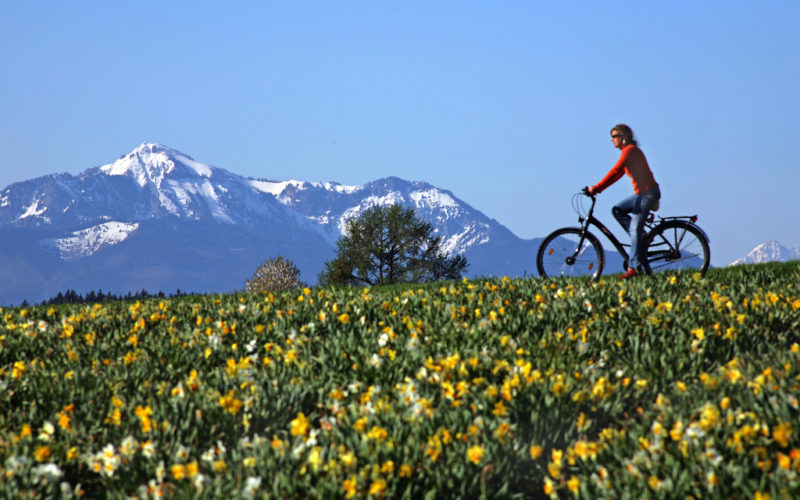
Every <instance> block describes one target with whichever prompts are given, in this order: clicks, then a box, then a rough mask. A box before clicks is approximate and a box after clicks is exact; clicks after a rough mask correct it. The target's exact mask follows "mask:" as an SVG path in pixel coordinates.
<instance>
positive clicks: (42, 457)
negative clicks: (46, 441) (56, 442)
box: [33, 445, 53, 462]
mask: <svg viewBox="0 0 800 500" xmlns="http://www.w3.org/2000/svg"><path fill="white" fill-rule="evenodd" d="M52 454H53V452H52V451H51V450H50V447H49V446H47V445H44V446H39V447H37V448H36V450H35V451H34V452H33V458H35V459H36V461H37V462H44V461H46V460H48V459H49V458H50V456H51V455H52Z"/></svg>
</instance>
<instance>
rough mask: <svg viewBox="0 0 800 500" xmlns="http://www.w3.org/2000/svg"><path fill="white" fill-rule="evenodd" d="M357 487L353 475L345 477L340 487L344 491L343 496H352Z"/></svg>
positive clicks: (354, 494)
mask: <svg viewBox="0 0 800 500" xmlns="http://www.w3.org/2000/svg"><path fill="white" fill-rule="evenodd" d="M357 487H358V479H356V477H355V476H350V478H348V479H345V480H344V481H343V482H342V488H343V489H344V491H345V496H344V497H345V498H353V497H354V496H356V488H357Z"/></svg>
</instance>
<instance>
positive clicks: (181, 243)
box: [0, 143, 541, 305]
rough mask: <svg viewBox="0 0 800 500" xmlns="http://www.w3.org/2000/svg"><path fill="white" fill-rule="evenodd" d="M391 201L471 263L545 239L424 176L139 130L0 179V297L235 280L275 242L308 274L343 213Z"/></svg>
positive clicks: (520, 271) (474, 267)
mask: <svg viewBox="0 0 800 500" xmlns="http://www.w3.org/2000/svg"><path fill="white" fill-rule="evenodd" d="M392 203H400V204H402V205H404V206H408V207H412V208H414V210H415V212H416V214H417V215H418V216H420V217H422V218H423V219H425V220H427V221H429V222H430V223H431V224H432V225H433V228H434V234H435V235H436V236H441V238H442V243H443V248H444V249H445V250H446V251H447V252H448V253H449V254H451V255H454V254H462V255H464V256H465V257H466V258H467V261H468V263H469V268H468V275H470V276H482V275H486V276H498V275H508V276H516V275H524V274H529V275H530V274H535V271H534V269H535V253H536V249H537V248H538V245H539V242H540V241H541V240H540V239H538V238H535V239H529V240H524V239H521V238H519V237H517V236H515V235H514V234H513V233H512V232H511V231H509V230H508V229H507V228H506V227H505V226H503V225H502V224H500V223H499V222H498V221H496V220H494V219H490V218H489V217H487V216H485V215H484V214H482V213H481V212H480V211H478V210H476V209H474V208H473V207H471V206H469V205H468V204H467V203H465V202H464V201H462V200H460V199H459V198H457V197H456V196H455V195H454V194H453V193H451V192H450V191H447V190H444V189H440V188H437V187H435V186H432V185H430V184H428V183H425V182H411V181H407V180H403V179H400V178H397V177H388V178H384V179H378V180H375V181H373V182H369V183H367V184H365V185H363V186H348V185H343V184H339V183H336V182H304V181H296V180H289V181H273V180H267V179H256V178H250V177H243V176H239V175H236V174H234V173H232V172H229V171H227V170H225V169H222V168H218V167H213V166H210V165H206V164H203V163H200V162H198V161H195V160H194V159H193V158H191V157H190V156H189V155H187V154H184V153H181V152H179V151H176V150H174V149H171V148H169V147H166V146H163V145H160V144H155V143H144V144H141V145H140V146H139V147H137V148H136V149H135V150H134V151H132V152H131V153H130V154H127V155H124V156H122V157H120V158H119V159H117V160H116V161H114V162H113V163H110V164H107V165H104V166H100V167H93V168H89V169H87V170H85V171H83V172H82V173H80V174H78V175H71V174H66V173H61V174H52V175H47V176H43V177H38V178H35V179H31V180H27V181H23V182H18V183H15V184H12V185H10V186H8V187H7V188H5V189H4V190H3V191H2V192H0V304H6V305H13V304H18V303H20V302H22V301H23V300H26V301H28V302H38V301H41V300H45V299H47V298H49V297H52V296H54V295H56V294H57V293H59V292H61V291H65V290H68V289H70V290H76V291H77V292H78V293H86V292H88V291H94V290H102V291H104V292H107V293H109V292H110V293H115V294H125V293H127V292H130V291H133V292H137V291H140V290H146V291H148V292H151V293H155V292H158V291H164V292H167V293H171V292H173V291H176V290H180V291H182V292H197V293H207V292H226V291H232V290H236V289H241V288H243V286H244V280H245V279H247V278H249V277H250V276H252V274H253V272H254V271H255V269H256V268H257V267H258V265H259V263H261V262H263V261H264V260H266V259H268V258H270V257H273V256H277V255H282V256H284V257H286V258H289V259H291V260H292V261H293V262H294V263H295V264H296V265H297V267H298V268H299V269H300V270H301V278H302V279H303V280H304V281H306V282H307V283H309V284H314V283H316V277H317V275H318V273H319V272H320V271H321V270H322V268H323V264H324V262H325V261H327V260H331V259H333V258H334V257H335V252H336V241H337V239H338V238H339V237H340V236H341V235H342V232H343V229H344V226H345V223H346V221H347V220H348V219H349V218H351V217H354V216H357V215H358V214H359V213H360V212H361V211H363V210H364V209H366V208H368V207H370V206H372V205H375V204H392Z"/></svg>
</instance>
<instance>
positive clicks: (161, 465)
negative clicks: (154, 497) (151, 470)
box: [155, 460, 167, 483]
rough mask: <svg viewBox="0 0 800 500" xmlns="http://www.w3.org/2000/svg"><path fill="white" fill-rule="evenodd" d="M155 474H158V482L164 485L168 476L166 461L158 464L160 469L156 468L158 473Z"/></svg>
mask: <svg viewBox="0 0 800 500" xmlns="http://www.w3.org/2000/svg"><path fill="white" fill-rule="evenodd" d="M155 472H156V481H157V482H158V483H163V482H164V476H166V475H167V468H166V467H164V461H163V460H161V461H160V462H158V467H156V471H155Z"/></svg>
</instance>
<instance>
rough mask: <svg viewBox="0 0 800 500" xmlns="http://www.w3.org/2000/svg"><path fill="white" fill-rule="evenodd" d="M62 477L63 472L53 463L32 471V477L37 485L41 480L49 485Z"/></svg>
mask: <svg viewBox="0 0 800 500" xmlns="http://www.w3.org/2000/svg"><path fill="white" fill-rule="evenodd" d="M63 475H64V472H63V471H62V470H61V469H59V468H58V465H56V464H53V463H49V464H42V465H39V466H37V467H35V468H34V469H33V477H34V478H35V479H34V481H35V482H37V483H38V482H40V481H42V480H43V479H44V482H46V483H49V482H52V481H54V480H56V479H58V478H60V477H61V476H63Z"/></svg>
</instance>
